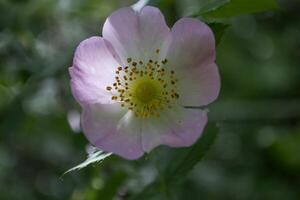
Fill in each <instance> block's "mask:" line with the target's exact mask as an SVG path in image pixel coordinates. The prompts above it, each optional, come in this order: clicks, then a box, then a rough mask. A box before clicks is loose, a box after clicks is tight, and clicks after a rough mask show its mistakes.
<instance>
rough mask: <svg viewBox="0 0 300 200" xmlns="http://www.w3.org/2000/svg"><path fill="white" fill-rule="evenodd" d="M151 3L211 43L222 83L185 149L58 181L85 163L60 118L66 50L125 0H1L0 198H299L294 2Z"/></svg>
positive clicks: (73, 107)
mask: <svg viewBox="0 0 300 200" xmlns="http://www.w3.org/2000/svg"><path fill="white" fill-rule="evenodd" d="M150 2H151V3H153V4H154V5H156V6H158V7H159V8H160V9H161V10H162V12H163V14H164V16H165V18H166V19H167V22H168V24H169V26H170V27H171V26H172V25H173V24H174V22H176V21H177V20H178V19H179V18H181V17H182V16H189V14H190V13H196V14H195V15H193V17H197V18H200V19H201V20H204V21H205V22H206V23H207V24H208V25H209V26H210V27H211V29H212V30H213V32H214V34H215V37H216V42H217V44H219V45H218V46H217V63H218V66H219V70H220V74H221V79H222V90H221V95H220V97H219V98H218V100H217V101H216V102H215V103H214V104H213V105H210V112H209V124H208V127H206V129H205V131H204V133H203V136H202V137H201V138H200V139H199V141H198V142H197V143H195V145H194V146H191V147H188V148H178V149H175V148H168V147H159V148H157V149H155V150H154V151H152V152H151V153H150V154H149V155H146V156H144V157H143V158H141V159H139V160H137V161H127V160H124V159H122V158H119V157H117V156H110V157H109V159H105V161H104V162H102V163H101V164H94V165H91V166H89V167H86V168H85V169H84V170H78V171H76V173H69V174H68V175H67V176H64V177H63V180H61V179H60V176H61V174H62V172H64V171H65V170H66V169H68V168H69V167H70V166H74V165H76V164H77V163H79V162H80V161H82V160H84V159H85V158H86V152H85V148H86V144H87V143H88V141H87V139H86V138H85V137H84V135H83V134H82V133H77V132H76V133H75V131H74V130H72V129H71V127H70V124H69V123H68V121H69V119H68V117H67V116H69V113H74V111H75V113H76V112H77V114H79V111H80V108H79V107H78V105H77V104H76V102H75V100H74V98H73V97H72V95H71V91H70V87H69V75H68V67H69V66H70V64H71V62H72V56H73V53H74V50H75V48H76V46H77V45H78V44H79V42H80V41H82V40H83V39H85V38H87V37H90V36H92V35H100V34H101V28H102V25H103V22H104V20H105V18H106V17H107V16H108V15H109V14H110V13H111V12H113V11H115V10H116V9H118V8H120V7H123V6H130V5H132V4H133V3H134V1H129V0H110V1H99V0H72V1H60V0H3V1H0V27H1V28H0V199H4V200H5V199H9V200H24V199H30V200H40V199H43V200H57V199H70V200H82V199H87V200H96V199H101V200H102V199H103V200H111V199H136V200H141V199H153V200H161V199H176V200H190V199H191V200H193V199H203V200H210V199H239V200H247V199H266V200H282V199H288V200H298V199H299V197H300V191H299V185H300V176H299V174H300V173H299V172H300V157H299V151H300V150H299V147H300V137H299V135H300V124H299V119H300V114H299V113H300V107H299V99H300V96H299V91H300V79H299V75H300V68H299V57H300V54H299V52H300V51H299V42H297V41H300V34H299V27H300V15H299V9H300V5H299V3H296V1H295V0H287V1H280V2H281V9H280V10H278V12H274V14H273V15H258V16H256V15H244V16H240V17H238V18H234V19H233V20H232V19H229V20H228V17H235V16H238V15H242V14H249V13H253V12H261V11H268V10H273V9H276V7H277V6H276V3H275V1H272V0H251V1H250V0H244V1H241V0H231V1H229V0H189V1H182V0H152V1H150ZM224 21H225V22H226V24H224ZM221 22H222V23H221ZM228 27H230V28H228ZM224 32H226V34H225V35H224ZM220 41H222V42H220ZM283 50H284V51H283ZM215 124H218V129H216V127H215ZM217 132H218V136H217V137H216V140H215V141H214V138H215V136H216V133H217ZM213 142H214V143H213ZM212 143H213V145H211V144H212ZM207 149H209V151H207ZM207 152H209V153H207ZM203 156H205V157H203ZM203 158H205V159H203ZM200 161H201V163H200Z"/></svg>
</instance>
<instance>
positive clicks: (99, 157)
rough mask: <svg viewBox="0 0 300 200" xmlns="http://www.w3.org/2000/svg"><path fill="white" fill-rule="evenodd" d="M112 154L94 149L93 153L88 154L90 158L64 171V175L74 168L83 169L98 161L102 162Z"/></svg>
mask: <svg viewBox="0 0 300 200" xmlns="http://www.w3.org/2000/svg"><path fill="white" fill-rule="evenodd" d="M110 155H112V153H106V152H103V151H101V150H99V149H96V148H95V149H94V150H93V151H92V152H91V153H89V154H88V158H87V159H86V160H85V161H84V162H83V163H81V164H79V165H77V166H75V167H72V168H71V169H69V170H67V171H66V172H65V173H63V175H65V174H67V173H69V172H71V171H74V170H79V169H82V168H84V167H86V166H88V165H90V164H92V163H96V162H102V161H103V160H104V159H105V158H107V157H109V156H110Z"/></svg>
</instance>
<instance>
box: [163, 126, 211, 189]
mask: <svg viewBox="0 0 300 200" xmlns="http://www.w3.org/2000/svg"><path fill="white" fill-rule="evenodd" d="M216 135H217V127H216V126H215V125H208V127H207V128H206V129H205V132H204V134H203V136H202V137H201V138H200V139H199V140H198V142H197V143H196V144H194V145H193V146H191V147H189V148H186V149H184V150H183V151H182V152H181V153H180V154H181V155H179V156H175V157H174V158H173V159H172V160H171V161H169V162H168V163H169V165H168V166H167V168H166V171H165V180H166V184H167V185H172V184H175V183H178V182H181V181H182V180H184V179H185V177H186V175H187V174H188V173H189V172H190V171H191V170H192V169H193V168H194V167H195V165H196V164H197V163H198V162H199V161H200V160H201V159H202V158H203V156H204V155H205V153H206V152H207V151H208V150H209V148H210V147H211V145H212V144H213V142H214V141H215V138H216Z"/></svg>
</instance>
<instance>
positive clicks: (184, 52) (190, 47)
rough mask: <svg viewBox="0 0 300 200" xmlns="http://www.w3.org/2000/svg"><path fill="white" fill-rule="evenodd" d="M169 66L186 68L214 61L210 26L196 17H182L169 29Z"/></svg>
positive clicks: (213, 45) (213, 41)
mask: <svg viewBox="0 0 300 200" xmlns="http://www.w3.org/2000/svg"><path fill="white" fill-rule="evenodd" d="M171 34H172V36H171V41H170V44H169V47H168V53H167V59H168V63H169V66H171V67H172V68H178V69H183V70H186V68H193V67H198V66H200V65H203V64H205V63H212V62H214V61H215V39H214V35H213V33H212V31H211V30H210V28H209V27H208V26H207V25H206V24H204V23H203V22H201V21H199V20H197V19H191V18H182V19H180V20H178V21H177V22H176V23H175V24H174V26H173V28H172V31H171Z"/></svg>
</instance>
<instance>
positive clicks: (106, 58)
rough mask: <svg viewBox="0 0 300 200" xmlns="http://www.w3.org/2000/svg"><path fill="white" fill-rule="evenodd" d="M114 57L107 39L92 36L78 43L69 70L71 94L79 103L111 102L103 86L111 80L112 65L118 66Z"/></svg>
mask: <svg viewBox="0 0 300 200" xmlns="http://www.w3.org/2000/svg"><path fill="white" fill-rule="evenodd" d="M116 59H117V55H116V54H115V53H114V51H113V49H112V47H111V45H110V44H109V42H107V41H105V40H104V39H103V38H101V37H91V38H88V39H86V40H84V41H82V42H81V43H80V44H79V46H78V47H77V49H76V51H75V55H74V59H73V66H72V67H70V68H69V71H70V75H71V89H72V93H73V96H74V97H75V99H76V100H77V101H78V102H79V103H80V105H82V106H83V105H87V104H93V103H104V104H107V103H112V101H111V93H110V92H108V91H107V90H106V87H107V86H109V85H112V83H113V82H114V72H115V68H117V67H118V66H119V65H120V64H119V63H118V62H117V61H116Z"/></svg>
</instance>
